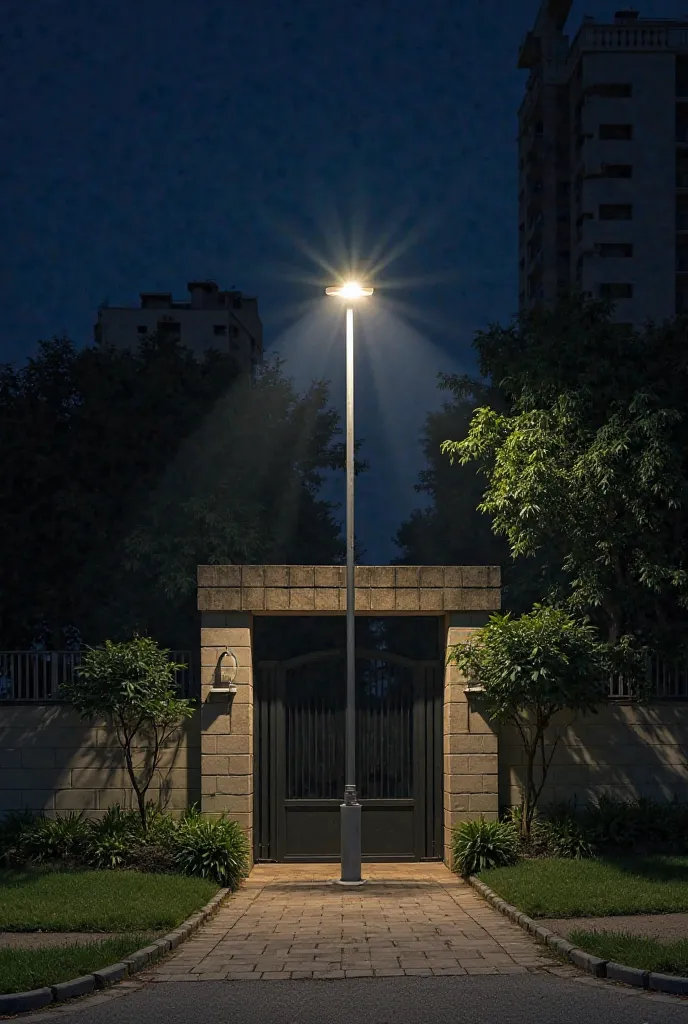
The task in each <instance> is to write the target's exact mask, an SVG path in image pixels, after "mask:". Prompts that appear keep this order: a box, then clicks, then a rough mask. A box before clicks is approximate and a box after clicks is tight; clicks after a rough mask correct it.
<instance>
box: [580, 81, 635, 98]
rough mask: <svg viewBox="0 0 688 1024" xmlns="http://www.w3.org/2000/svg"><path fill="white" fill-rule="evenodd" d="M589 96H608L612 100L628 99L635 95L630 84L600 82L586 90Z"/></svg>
mask: <svg viewBox="0 0 688 1024" xmlns="http://www.w3.org/2000/svg"><path fill="white" fill-rule="evenodd" d="M586 92H587V94H588V96H607V97H610V98H612V99H628V98H629V97H630V96H632V95H633V86H632V85H631V83H630V82H598V83H597V84H596V85H591V86H590V87H589V88H588V89H587V90H586Z"/></svg>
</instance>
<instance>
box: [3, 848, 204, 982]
mask: <svg viewBox="0 0 688 1024" xmlns="http://www.w3.org/2000/svg"><path fill="white" fill-rule="evenodd" d="M219 888H220V887H219V886H218V885H217V884H216V883H215V882H211V881H208V880H207V879H204V878H192V877H187V876H185V875H154V874H146V873H143V872H137V871H53V870H50V869H44V868H27V869H22V870H11V871H0V931H32V930H35V929H38V928H40V929H42V930H43V931H68V932H71V931H84V932H88V931H92V932H144V931H146V932H149V931H150V932H160V931H169V930H170V929H171V928H176V926H177V925H179V924H181V922H182V921H184V920H185V918H187V917H189V916H190V915H191V914H193V913H195V911H197V910H200V909H201V907H203V906H205V904H206V903H207V902H208V901H209V900H210V899H211V898H212V897H213V896H214V895H215V893H216V892H217V891H218V889H219ZM13 955H16V950H15V951H13ZM51 955H52V954H51ZM0 975H2V968H1V966H0Z"/></svg>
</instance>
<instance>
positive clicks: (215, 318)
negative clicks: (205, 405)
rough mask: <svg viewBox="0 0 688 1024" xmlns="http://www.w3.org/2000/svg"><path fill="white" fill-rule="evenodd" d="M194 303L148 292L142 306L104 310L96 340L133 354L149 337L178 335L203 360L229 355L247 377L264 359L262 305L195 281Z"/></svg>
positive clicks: (191, 290)
mask: <svg viewBox="0 0 688 1024" xmlns="http://www.w3.org/2000/svg"><path fill="white" fill-rule="evenodd" d="M187 287H188V289H189V300H188V301H187V302H175V301H174V300H173V299H172V295H171V293H169V292H142V293H141V305H140V306H139V307H134V306H109V305H107V306H103V307H101V309H100V310H99V311H98V322H97V323H96V325H95V336H96V338H97V339H99V340H102V341H104V342H105V343H106V344H110V345H113V346H114V347H115V348H133V347H135V346H136V345H137V344H138V342H139V341H140V340H141V339H142V338H145V337H146V336H147V335H150V334H153V333H158V334H159V335H162V336H165V335H173V336H175V337H178V338H179V340H180V341H181V342H182V344H183V345H186V347H187V348H190V349H191V350H192V351H193V352H195V353H197V354H198V355H202V354H203V353H204V352H205V351H207V350H208V349H210V348H215V349H218V350H219V351H220V352H229V353H230V354H231V355H233V356H234V358H235V360H236V362H237V363H238V364H239V365H240V366H241V368H242V369H244V370H246V371H252V370H253V369H255V367H256V366H257V365H258V363H260V362H261V360H262V358H263V325H262V323H261V320H260V317H259V315H258V300H257V299H256V298H254V297H250V296H246V295H242V293H241V292H239V291H220V289H219V288H218V286H217V284H216V283H215V282H214V281H192V282H191V283H190V284H189V285H188V286H187Z"/></svg>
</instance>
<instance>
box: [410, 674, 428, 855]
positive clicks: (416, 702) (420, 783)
mask: <svg viewBox="0 0 688 1024" xmlns="http://www.w3.org/2000/svg"><path fill="white" fill-rule="evenodd" d="M412 693H413V703H412V705H411V707H412V709H413V720H412V727H413V741H412V744H409V746H412V749H413V768H415V771H414V773H413V779H412V782H411V785H412V789H411V794H410V795H411V796H413V853H414V856H415V857H416V859H417V860H420V859H421V858H422V857H424V856H425V855H426V854H425V800H424V795H425V792H424V791H425V777H424V776H425V772H424V771H423V769H424V767H425V720H424V719H425V715H424V700H423V697H424V694H423V677H422V669H421V667H420V666H419V665H416V666H415V667H414V669H413V690H412Z"/></svg>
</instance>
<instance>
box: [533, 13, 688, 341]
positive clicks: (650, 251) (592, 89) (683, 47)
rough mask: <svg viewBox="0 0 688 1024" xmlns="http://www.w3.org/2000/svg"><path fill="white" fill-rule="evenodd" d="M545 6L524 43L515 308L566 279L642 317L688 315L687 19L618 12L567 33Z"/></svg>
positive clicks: (622, 318) (561, 17)
mask: <svg viewBox="0 0 688 1024" xmlns="http://www.w3.org/2000/svg"><path fill="white" fill-rule="evenodd" d="M570 9H571V0H542V2H541V5H540V9H539V12H538V15H537V19H536V21H535V24H534V26H533V28H532V29H531V30H530V31H529V32H528V34H527V36H526V38H525V41H524V42H523V45H522V46H521V50H520V54H519V61H518V66H519V67H520V68H527V69H528V70H529V72H530V73H529V77H528V82H527V85H526V93H525V96H524V99H523V102H522V104H521V107H520V110H519V115H518V116H519V153H518V159H519V308H520V309H521V310H526V309H528V308H531V307H532V306H533V305H535V304H537V303H540V302H544V303H549V302H552V301H554V300H555V299H556V297H557V295H558V294H561V293H562V292H564V291H566V290H568V289H569V288H570V287H571V286H574V287H578V288H579V289H580V290H581V291H583V292H584V293H586V294H588V295H591V296H595V297H601V298H607V299H609V300H611V301H612V302H614V303H615V313H614V319H615V320H617V321H618V322H623V323H632V324H637V325H639V324H642V323H643V322H644V321H645V320H646V319H648V318H650V319H653V320H655V321H658V322H660V321H662V320H663V319H665V318H666V317H670V316H673V315H675V313H677V312H688V21H672V20H669V19H656V18H651V19H649V18H642V17H641V16H640V14H639V12H638V11H635V10H620V11H617V12H616V14H615V15H614V20H613V21H612V22H608V23H607V22H605V23H600V22H597V21H595V20H594V19H593V18H584V19H583V22H582V24H581V26H580V28H579V29H578V32H577V33H576V35H575V36H574V38H573V40H572V41H569V37H568V36H566V35H565V34H564V29H565V27H566V21H567V19H568V16H569V12H570Z"/></svg>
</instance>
